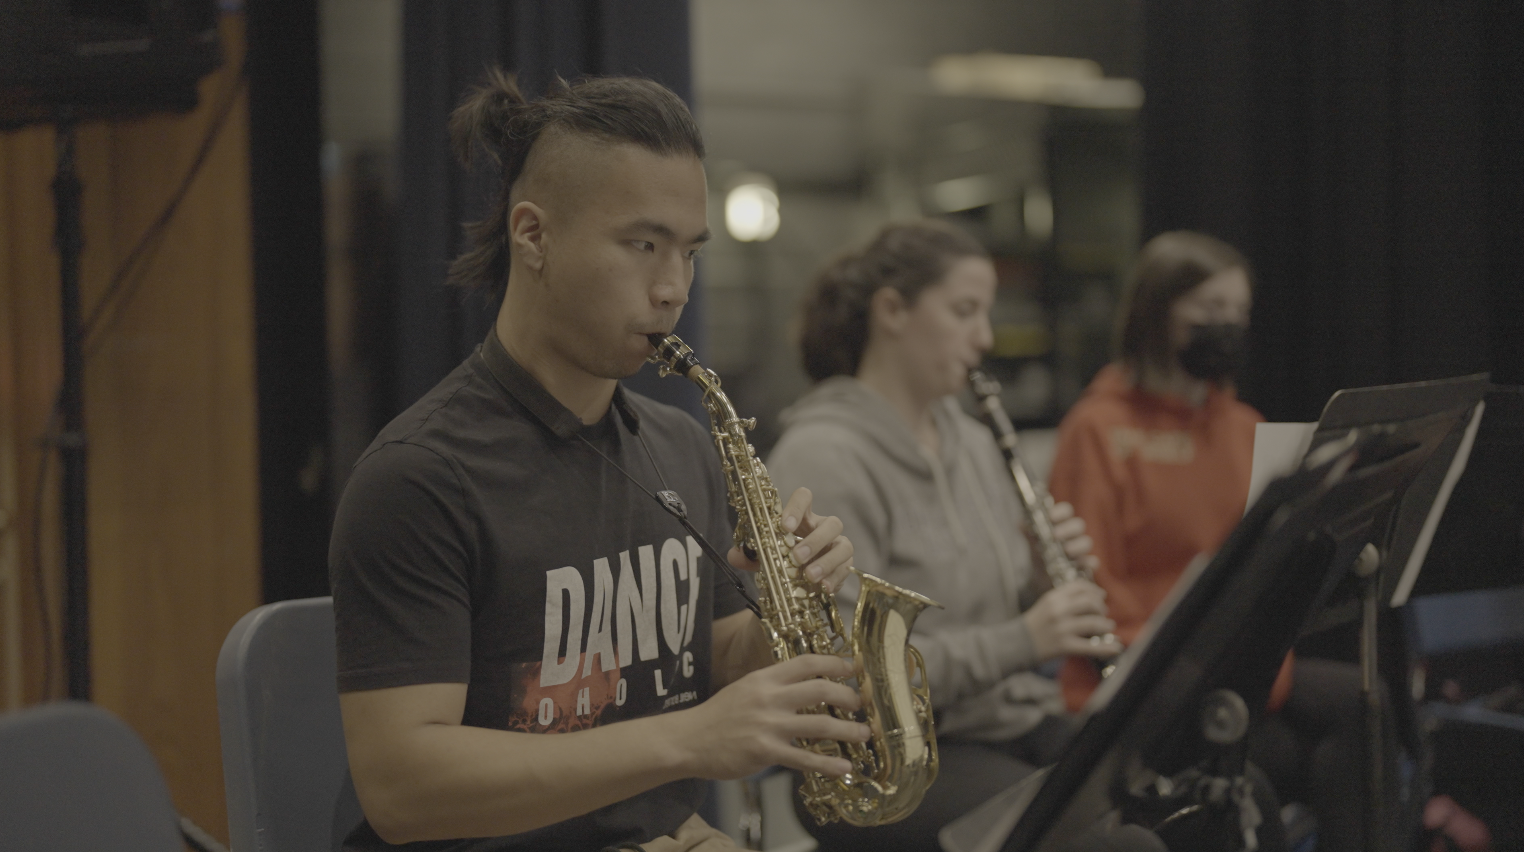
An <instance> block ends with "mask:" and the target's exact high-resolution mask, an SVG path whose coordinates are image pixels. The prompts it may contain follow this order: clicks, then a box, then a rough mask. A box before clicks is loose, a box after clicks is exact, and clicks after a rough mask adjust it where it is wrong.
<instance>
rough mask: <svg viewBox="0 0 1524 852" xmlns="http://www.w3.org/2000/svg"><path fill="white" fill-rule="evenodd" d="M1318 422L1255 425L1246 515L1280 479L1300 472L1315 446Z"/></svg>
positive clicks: (1245, 508) (1245, 504) (1245, 507)
mask: <svg viewBox="0 0 1524 852" xmlns="http://www.w3.org/2000/svg"><path fill="white" fill-rule="evenodd" d="M1317 428H1318V424H1316V423H1256V424H1255V426H1254V467H1252V468H1251V469H1250V470H1249V499H1248V500H1247V501H1246V502H1245V503H1244V514H1248V512H1249V507H1250V506H1253V505H1254V501H1255V500H1258V499H1259V495H1261V494H1263V493H1264V492H1265V486H1266V485H1269V484H1270V481H1271V480H1273V479H1275V478H1276V477H1280V476H1285V475H1286V474H1288V473H1291V472H1292V471H1293V470H1296V466H1297V465H1298V464H1301V461H1302V457H1303V456H1305V455H1307V448H1308V447H1309V446H1311V445H1312V435H1313V433H1314V432H1316V431H1317Z"/></svg>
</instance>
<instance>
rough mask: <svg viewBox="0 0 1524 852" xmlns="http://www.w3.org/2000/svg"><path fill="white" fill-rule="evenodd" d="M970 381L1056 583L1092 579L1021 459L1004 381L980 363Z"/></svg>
mask: <svg viewBox="0 0 1524 852" xmlns="http://www.w3.org/2000/svg"><path fill="white" fill-rule="evenodd" d="M968 381H969V384H970V385H971V386H972V387H973V391H974V398H975V399H976V400H977V401H978V403H979V410H980V412H981V413H982V414H983V415H984V420H985V423H986V425H988V426H989V427H990V430H991V431H993V432H994V433H995V443H996V444H998V445H999V446H1000V454H1001V455H1003V456H1005V463H1006V466H1007V467H1009V468H1010V471H1011V478H1012V479H1014V480H1015V481H1016V493H1017V495H1018V496H1020V497H1021V506H1022V508H1023V509H1025V510H1026V513H1027V523H1028V524H1030V525H1031V527H1032V537H1033V538H1035V539H1037V547H1038V555H1039V556H1040V557H1041V558H1042V566H1043V568H1044V569H1046V570H1047V572H1048V577H1049V578H1050V579H1052V581H1053V586H1054V587H1055V588H1057V587H1058V586H1062V585H1064V584H1065V583H1073V582H1074V581H1076V580H1089V579H1090V572H1088V571H1086V570H1084V569H1083V568H1081V567H1080V566H1079V564H1078V563H1076V562H1075V561H1074V560H1073V559H1070V558H1069V554H1068V553H1065V552H1064V545H1063V542H1060V541H1059V540H1058V535H1057V534H1056V533H1055V532H1054V531H1053V518H1052V517H1051V516H1050V515H1049V514H1048V513H1049V511H1050V510H1051V509H1052V508H1053V498H1052V497H1050V496H1048V495H1047V494H1038V493H1037V489H1036V488H1035V487H1033V485H1032V477H1030V476H1029V475H1027V468H1026V465H1024V464H1022V463H1021V452H1020V447H1019V439H1018V438H1017V437H1016V427H1015V426H1013V425H1011V418H1010V416H1009V415H1008V414H1006V413H1005V406H1004V405H1001V404H1000V383H999V382H997V381H995V380H994V379H992V378H990V377H989V376H987V375H985V374H984V371H982V370H980V369H979V368H978V367H975V368H974V369H972V370H969V371H968ZM1115 641H1116V636H1114V635H1112V634H1110V633H1107V634H1106V635H1104V636H1092V637H1090V644H1092V645H1100V644H1103V643H1106V642H1115ZM1095 664H1096V669H1097V670H1098V671H1099V672H1100V674H1101V677H1107V676H1109V675H1110V674H1111V673H1112V672H1114V671H1116V667H1117V664H1116V660H1114V659H1111V660H1096V661H1095Z"/></svg>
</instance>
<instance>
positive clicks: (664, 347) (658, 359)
mask: <svg viewBox="0 0 1524 852" xmlns="http://www.w3.org/2000/svg"><path fill="white" fill-rule="evenodd" d="M646 339H647V340H649V341H651V346H652V347H653V348H655V349H656V351H655V352H653V353H651V357H649V358H647V359H646V360H648V361H650V362H651V363H653V364H655V365H656V366H658V367H661V368H663V369H665V370H667V371H669V372H672V373H676V374H677V375H679V376H683V377H685V378H687V377H689V376H691V375H692V373H693V371H694V370H700V369H703V368H702V367H701V366H700V365H699V362H698V358H697V357H695V356H694V354H693V350H692V349H689V348H688V344H686V343H684V342H683V340H682V338H680V337H678V336H677V335H675V334H662V333H661V332H656V333H654V334H648V335H646ZM663 375H665V373H664V374H663Z"/></svg>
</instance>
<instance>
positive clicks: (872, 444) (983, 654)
mask: <svg viewBox="0 0 1524 852" xmlns="http://www.w3.org/2000/svg"><path fill="white" fill-rule="evenodd" d="M995 286H996V279H995V269H994V266H993V264H992V263H991V261H990V259H989V256H988V254H987V253H986V252H985V250H984V248H983V246H981V245H980V244H979V243H978V242H977V241H975V240H974V239H972V238H971V237H969V236H968V235H967V234H965V233H963V232H961V231H959V230H957V229H956V228H954V227H952V226H950V225H946V224H943V223H940V222H934V221H920V222H911V223H906V224H897V225H890V226H888V227H886V228H884V229H883V230H881V231H880V232H879V233H878V235H877V236H875V237H874V239H873V240H872V241H871V242H869V243H868V244H867V245H866V246H864V247H862V248H858V249H854V250H852V251H849V252H847V253H845V254H843V255H841V256H839V257H837V258H836V259H835V260H833V261H832V262H831V263H829V264H828V265H827V266H826V267H825V268H824V269H823V270H822V271H821V273H820V275H819V276H818V277H817V279H816V281H815V282H814V286H813V287H812V288H811V290H810V294H809V296H808V298H807V300H806V303H805V305H804V312H803V334H802V341H801V342H802V344H803V354H804V364H805V369H806V370H807V371H808V373H809V374H810V376H811V378H813V379H814V380H815V381H816V385H815V386H814V388H812V389H811V390H810V391H809V392H808V393H807V394H805V396H804V397H803V398H801V399H800V400H799V401H798V402H797V403H796V404H795V405H794V406H793V407H791V408H790V409H789V410H788V411H786V412H785V413H784V424H785V427H786V429H785V432H784V434H783V436H782V438H781V439H780V440H779V442H778V445H777V447H776V448H775V449H774V451H773V453H772V455H771V457H770V458H769V459H768V467H769V470H770V471H771V473H772V476H773V479H774V481H775V482H776V483H777V485H778V486H779V488H781V489H784V490H788V489H792V488H796V487H801V486H803V487H808V488H809V489H811V491H812V492H814V495H815V502H816V504H817V505H819V506H821V507H823V510H828V511H830V512H832V513H834V514H835V515H837V516H838V517H840V518H841V520H842V523H843V525H844V529H845V530H846V531H847V532H848V534H850V535H851V537H852V543H853V547H854V563H855V565H856V566H857V567H858V568H860V569H862V570H863V571H865V572H867V573H870V574H874V575H877V576H880V577H883V578H884V579H886V580H888V581H890V582H892V583H895V584H897V585H900V586H905V587H908V588H911V589H915V590H917V591H919V592H922V593H924V594H926V595H929V596H930V597H931V598H933V599H934V600H936V601H938V602H939V603H941V604H942V605H943V606H944V607H945V609H929V610H926V611H925V612H923V613H922V614H921V616H920V618H919V619H918V621H917V622H916V625H915V634H914V636H912V638H911V642H912V644H914V645H915V646H916V647H917V648H918V649H919V650H920V652H921V653H922V655H923V656H924V657H925V660H926V671H927V676H928V679H929V680H930V686H931V695H932V701H933V702H934V704H935V706H936V709H937V730H938V740H939V743H940V750H941V766H942V768H941V773H940V774H939V776H938V780H937V782H936V783H935V784H934V785H933V786H932V788H931V789H930V791H929V792H928V793H927V796H926V798H925V800H924V801H923V802H922V804H921V806H920V808H919V809H917V811H916V812H915V813H913V814H912V815H911V816H910V817H909V818H908V819H906V820H905V821H903V822H900V823H896V824H893V825H889V826H882V827H878V828H871V829H858V828H853V827H851V826H845V825H842V824H840V823H834V824H831V825H829V826H823V827H820V826H816V825H815V824H814V820H813V819H809V818H808V817H802V821H803V822H804V823H805V824H806V826H807V827H808V829H809V830H810V831H811V832H813V833H814V834H815V836H816V837H817V838H819V839H820V840H821V842H822V846H824V847H825V848H829V849H832V850H850V849H905V850H909V849H914V850H921V849H925V850H936V849H938V848H939V847H938V844H937V839H936V835H937V831H938V829H940V828H941V827H942V826H943V825H945V824H946V823H947V822H949V821H951V820H952V819H954V818H956V817H958V816H960V815H961V814H963V813H965V812H967V811H969V810H971V809H972V808H974V807H975V806H977V805H978V804H980V803H981V802H983V801H984V800H986V799H988V798H989V797H990V796H993V795H994V794H996V793H998V792H1000V791H1001V790H1003V789H1005V788H1007V787H1009V786H1010V785H1011V784H1014V783H1016V782H1017V781H1019V780H1020V779H1021V778H1022V777H1024V776H1025V775H1026V774H1028V773H1030V772H1031V771H1032V770H1033V767H1035V766H1040V765H1043V764H1046V763H1050V762H1052V761H1053V760H1054V759H1056V757H1057V755H1058V753H1059V751H1060V750H1061V749H1062V747H1063V746H1064V745H1065V743H1066V742H1067V740H1068V735H1069V727H1068V723H1067V722H1066V721H1065V720H1064V719H1063V718H1062V714H1063V706H1062V701H1061V700H1060V698H1059V695H1058V688H1057V685H1056V684H1055V683H1054V682H1053V681H1052V680H1051V679H1049V678H1047V677H1044V676H1042V675H1040V674H1037V673H1035V672H1034V671H1033V669H1034V668H1036V667H1037V666H1038V665H1040V664H1041V663H1043V662H1044V661H1047V660H1052V659H1057V658H1059V657H1061V656H1064V655H1068V654H1084V655H1089V656H1094V657H1107V656H1111V655H1113V654H1115V653H1117V652H1118V651H1119V650H1120V648H1119V647H1118V646H1116V645H1114V644H1112V643H1102V644H1098V645H1092V644H1091V642H1090V637H1091V636H1099V635H1102V634H1105V633H1106V632H1107V631H1108V630H1110V629H1112V622H1111V620H1110V619H1109V618H1107V617H1106V608H1105V602H1104V595H1103V594H1102V593H1101V590H1100V589H1098V588H1096V587H1095V586H1094V585H1092V584H1090V583H1085V582H1081V583H1074V584H1070V585H1066V586H1063V587H1061V588H1059V589H1056V590H1051V591H1047V592H1046V593H1044V592H1043V589H1044V588H1045V586H1043V585H1042V583H1043V581H1044V580H1045V579H1046V578H1045V576H1044V575H1043V572H1042V571H1040V570H1036V571H1034V570H1033V569H1034V566H1033V560H1032V556H1031V554H1030V552H1029V550H1028V547H1027V543H1026V541H1025V540H1024V539H1023V537H1022V534H1021V532H1020V529H1019V521H1020V517H1021V507H1020V503H1019V501H1018V499H1017V496H1016V492H1015V488H1014V486H1013V485H1012V482H1011V479H1010V476H1009V475H1008V474H1007V473H1006V472H1005V466H1004V462H1003V461H1002V459H1001V456H1000V452H999V449H998V448H997V447H996V445H995V442H994V439H993V438H992V437H991V434H990V432H989V430H988V429H986V428H985V427H984V426H983V425H981V424H980V423H979V422H977V421H976V420H974V419H973V418H971V417H969V416H968V415H966V414H964V413H963V411H962V410H961V409H960V408H959V407H958V405H957V403H956V400H954V399H953V394H956V393H957V392H958V391H960V390H961V389H962V388H963V387H964V385H965V384H966V383H967V381H968V371H969V368H971V367H974V366H976V365H977V364H978V363H979V361H980V359H981V358H982V357H983V355H984V352H985V350H987V349H988V348H989V346H990V344H991V332H990V325H989V309H990V306H991V304H992V303H993V302H994V298H995ZM1054 520H1055V521H1057V522H1059V523H1058V527H1059V533H1060V537H1061V538H1064V539H1065V540H1066V546H1067V549H1068V550H1069V551H1070V552H1071V554H1072V555H1074V556H1075V557H1076V558H1082V559H1084V558H1088V557H1087V556H1086V554H1087V553H1088V550H1089V542H1088V539H1087V537H1086V536H1085V535H1084V525H1083V524H1082V523H1079V522H1077V521H1076V520H1074V519H1073V518H1072V513H1071V512H1070V510H1069V507H1068V506H1065V505H1060V506H1058V507H1056V508H1055V511H1054ZM856 591H857V590H856V584H855V582H853V581H851V580H849V581H848V582H847V584H846V586H844V587H843V588H842V590H841V592H840V597H841V599H842V603H843V607H844V609H845V610H846V611H847V612H850V609H851V606H852V604H853V602H854V601H855V595H856Z"/></svg>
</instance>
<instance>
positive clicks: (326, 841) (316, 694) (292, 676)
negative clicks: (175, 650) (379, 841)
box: [217, 598, 361, 852]
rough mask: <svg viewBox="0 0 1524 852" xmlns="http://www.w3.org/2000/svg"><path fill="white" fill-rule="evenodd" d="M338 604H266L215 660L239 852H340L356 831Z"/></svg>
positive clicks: (232, 829)
mask: <svg viewBox="0 0 1524 852" xmlns="http://www.w3.org/2000/svg"><path fill="white" fill-rule="evenodd" d="M333 630H334V628H333V599H332V598H306V599H303V600H294V601H281V602H279V603H273V604H266V605H265V606H262V607H259V608H258V609H256V610H254V611H252V612H250V613H249V614H247V615H245V616H244V617H243V618H242V619H239V621H238V623H237V624H236V625H234V627H233V630H232V631H231V632H230V633H228V638H227V640H226V641H224V642H223V643H222V653H221V654H220V655H219V656H218V658H217V710H218V716H219V717H220V720H221V727H222V771H223V777H224V779H225V781H226V783H227V799H228V835H229V839H230V841H231V846H232V849H233V852H333V850H337V849H338V848H339V845H340V844H341V843H342V841H343V839H344V836H345V835H346V834H348V832H349V830H350V829H352V828H354V827H355V826H356V825H358V824H359V822H360V819H361V812H360V805H359V802H358V801H357V800H356V799H355V794H354V785H353V782H352V781H351V780H350V778H349V758H348V752H347V751H346V750H345V748H344V726H343V722H342V721H341V719H340V717H339V694H338V688H337V686H336V674H335V672H336V665H337V664H336V662H335V650H334V632H333Z"/></svg>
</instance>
